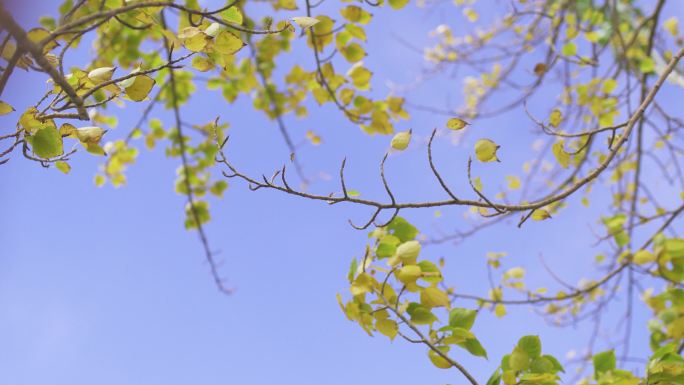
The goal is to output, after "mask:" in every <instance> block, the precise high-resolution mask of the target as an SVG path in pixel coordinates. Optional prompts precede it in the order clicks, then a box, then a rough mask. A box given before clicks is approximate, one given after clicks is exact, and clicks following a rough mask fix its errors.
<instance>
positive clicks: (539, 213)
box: [532, 209, 551, 221]
mask: <svg viewBox="0 0 684 385" xmlns="http://www.w3.org/2000/svg"><path fill="white" fill-rule="evenodd" d="M549 218H551V214H549V212H548V211H546V210H544V209H536V210H534V211H532V219H533V220H535V221H543V220H545V219H549Z"/></svg>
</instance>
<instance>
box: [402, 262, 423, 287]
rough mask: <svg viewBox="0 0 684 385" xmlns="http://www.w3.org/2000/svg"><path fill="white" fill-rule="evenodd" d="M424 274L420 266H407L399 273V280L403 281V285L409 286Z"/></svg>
mask: <svg viewBox="0 0 684 385" xmlns="http://www.w3.org/2000/svg"><path fill="white" fill-rule="evenodd" d="M422 273H423V272H422V270H421V269H420V266H418V265H407V266H404V267H402V268H401V269H399V270H398V271H397V279H398V280H399V281H401V283H403V284H405V285H408V284H410V283H413V282H415V281H416V280H417V279H418V278H420V275H421V274H422Z"/></svg>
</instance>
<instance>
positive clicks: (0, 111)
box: [0, 100, 15, 116]
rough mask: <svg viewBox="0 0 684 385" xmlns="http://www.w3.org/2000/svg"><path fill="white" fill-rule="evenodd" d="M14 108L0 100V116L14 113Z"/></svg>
mask: <svg viewBox="0 0 684 385" xmlns="http://www.w3.org/2000/svg"><path fill="white" fill-rule="evenodd" d="M14 111H15V110H14V107H12V106H10V105H9V104H7V103H5V102H3V101H2V100H0V116H2V115H7V114H9V113H10V112H14Z"/></svg>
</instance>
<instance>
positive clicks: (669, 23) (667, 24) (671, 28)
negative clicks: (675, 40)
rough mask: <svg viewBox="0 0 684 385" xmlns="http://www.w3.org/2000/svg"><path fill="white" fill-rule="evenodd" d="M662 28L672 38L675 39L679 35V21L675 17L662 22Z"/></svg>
mask: <svg viewBox="0 0 684 385" xmlns="http://www.w3.org/2000/svg"><path fill="white" fill-rule="evenodd" d="M663 27H664V28H665V29H666V30H667V32H669V33H670V34H671V35H672V36H674V37H677V36H678V35H679V20H677V18H676V17H674V16H672V17H671V18H669V19H667V20H665V21H664V22H663Z"/></svg>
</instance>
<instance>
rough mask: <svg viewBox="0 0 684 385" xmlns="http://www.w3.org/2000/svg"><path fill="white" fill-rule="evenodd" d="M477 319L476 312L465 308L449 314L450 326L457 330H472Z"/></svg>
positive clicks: (454, 310)
mask: <svg viewBox="0 0 684 385" xmlns="http://www.w3.org/2000/svg"><path fill="white" fill-rule="evenodd" d="M476 317H477V311H476V310H470V309H464V308H460V307H457V308H454V309H451V311H450V312H449V325H450V326H454V327H457V328H463V329H467V330H470V328H472V327H473V324H474V323H475V318H476Z"/></svg>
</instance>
